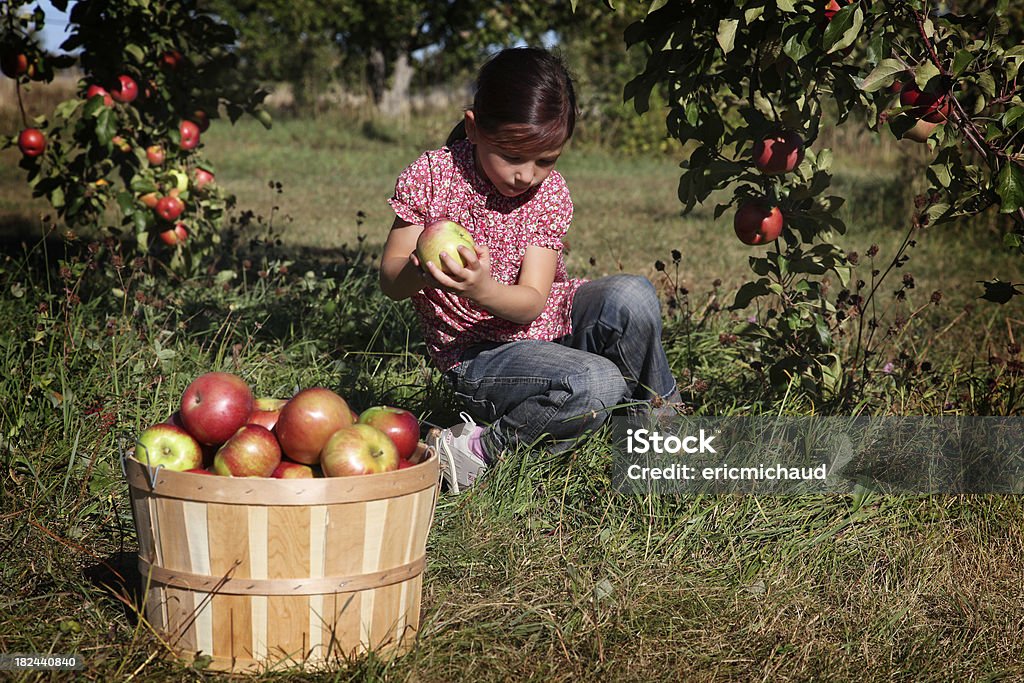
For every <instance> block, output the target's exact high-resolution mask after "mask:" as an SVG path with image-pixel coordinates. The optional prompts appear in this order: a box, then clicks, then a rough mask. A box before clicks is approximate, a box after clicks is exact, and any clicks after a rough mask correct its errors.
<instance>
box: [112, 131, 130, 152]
mask: <svg viewBox="0 0 1024 683" xmlns="http://www.w3.org/2000/svg"><path fill="white" fill-rule="evenodd" d="M110 142H111V143H112V144H113V145H114V147H117V148H118V149H119V150H121V151H122V152H124V153H125V154H127V153H128V152H130V151H132V146H131V144H130V143H129V142H128V141H127V140H125V139H124V138H123V137H121V136H120V135H115V136H114V137H112V138H110Z"/></svg>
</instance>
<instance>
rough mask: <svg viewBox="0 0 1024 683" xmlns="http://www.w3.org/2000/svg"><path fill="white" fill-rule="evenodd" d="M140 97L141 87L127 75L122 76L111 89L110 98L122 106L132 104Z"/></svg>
mask: <svg viewBox="0 0 1024 683" xmlns="http://www.w3.org/2000/svg"><path fill="white" fill-rule="evenodd" d="M138 96H139V86H138V84H137V83H136V82H135V79H134V78H132V77H131V76H128V75H127V74H121V75H120V76H118V77H117V81H116V82H115V83H114V86H113V87H112V88H111V89H110V97H112V98H113V99H114V101H116V102H120V103H121V104H131V103H132V102H134V101H135V98H137V97H138Z"/></svg>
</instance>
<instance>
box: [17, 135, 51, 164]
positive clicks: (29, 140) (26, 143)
mask: <svg viewBox="0 0 1024 683" xmlns="http://www.w3.org/2000/svg"><path fill="white" fill-rule="evenodd" d="M18 149H20V150H21V153H22V154H24V155H25V156H27V157H37V156H39V155H40V154H42V153H43V152H44V151H45V150H46V136H45V135H43V133H42V131H41V130H39V129H38V128H26V129H25V130H23V131H21V134H20V135H19V136H18Z"/></svg>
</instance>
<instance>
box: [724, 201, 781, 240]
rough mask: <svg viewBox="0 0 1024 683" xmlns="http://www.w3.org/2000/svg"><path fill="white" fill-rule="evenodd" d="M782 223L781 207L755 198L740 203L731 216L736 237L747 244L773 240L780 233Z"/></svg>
mask: <svg viewBox="0 0 1024 683" xmlns="http://www.w3.org/2000/svg"><path fill="white" fill-rule="evenodd" d="M784 223H785V221H784V220H783V215H782V209H780V208H779V207H777V206H770V205H769V204H768V203H767V202H766V201H764V200H757V199H755V200H749V201H746V202H744V203H743V204H741V205H740V208H739V209H737V210H736V214H735V216H734V217H733V229H734V230H735V231H736V237H738V238H739V240H740V242H743V243H744V244H749V245H759V244H768V243H769V242H774V241H775V240H776V239H778V237H779V235H781V234H782V227H783V225H784Z"/></svg>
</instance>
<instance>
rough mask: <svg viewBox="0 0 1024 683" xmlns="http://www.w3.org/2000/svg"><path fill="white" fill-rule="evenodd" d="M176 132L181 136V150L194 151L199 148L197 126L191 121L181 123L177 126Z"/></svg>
mask: <svg viewBox="0 0 1024 683" xmlns="http://www.w3.org/2000/svg"><path fill="white" fill-rule="evenodd" d="M178 132H179V133H180V134H181V148H182V149H195V148H196V147H198V146H199V126H197V125H196V124H194V123H192V122H191V121H182V122H181V123H179V124H178Z"/></svg>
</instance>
